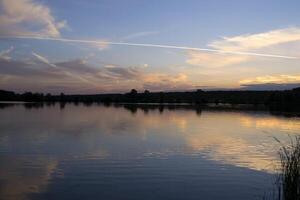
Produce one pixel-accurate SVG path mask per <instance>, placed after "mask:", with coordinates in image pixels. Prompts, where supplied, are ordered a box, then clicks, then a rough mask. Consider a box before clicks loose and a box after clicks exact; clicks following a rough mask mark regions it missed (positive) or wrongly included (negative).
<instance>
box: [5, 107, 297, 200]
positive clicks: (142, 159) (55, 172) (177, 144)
mask: <svg viewBox="0 0 300 200" xmlns="http://www.w3.org/2000/svg"><path fill="white" fill-rule="evenodd" d="M1 107H3V106H1ZM0 119H1V120H0V130H1V132H0V199H8V200H9V199H130V200H132V199H138V200H140V199H164V200H165V199H204V200H206V199H207V200H214V199H231V200H232V199H244V200H247V199H262V196H263V194H264V192H266V191H269V190H270V188H271V187H272V179H273V177H274V168H275V166H276V163H277V162H276V160H277V154H276V151H277V150H278V143H277V142H276V141H275V140H274V138H273V137H277V138H279V139H280V140H281V141H282V142H287V141H288V136H287V134H290V135H293V134H297V133H300V119H299V118H296V117H290V118H286V117H283V116H274V115H270V114H269V113H268V112H254V111H252V112H250V111H240V112H237V111H209V110H202V111H201V110H199V109H192V108H188V107H187V108H184V107H181V108H173V109H168V108H164V109H163V108H162V107H160V108H158V107H156V108H155V107H153V106H152V107H149V108H148V107H143V109H141V108H136V107H134V106H126V107H124V106H118V107H114V106H110V107H105V106H102V105H91V106H84V105H77V106H76V105H73V104H69V105H66V106H60V105H58V104H57V105H54V106H43V107H39V108H35V107H33V108H30V106H27V107H24V106H22V105H14V106H10V107H3V108H1V109H0Z"/></svg>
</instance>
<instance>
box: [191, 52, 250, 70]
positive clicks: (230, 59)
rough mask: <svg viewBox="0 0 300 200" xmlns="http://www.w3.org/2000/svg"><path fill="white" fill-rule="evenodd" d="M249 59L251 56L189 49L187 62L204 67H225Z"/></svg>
mask: <svg viewBox="0 0 300 200" xmlns="http://www.w3.org/2000/svg"><path fill="white" fill-rule="evenodd" d="M248 59H249V56H242V55H224V54H217V53H206V52H198V51H189V52H188V57H187V60H186V63H188V64H190V65H197V66H202V67H223V66H228V65H234V64H238V63H241V62H244V61H246V60H248Z"/></svg>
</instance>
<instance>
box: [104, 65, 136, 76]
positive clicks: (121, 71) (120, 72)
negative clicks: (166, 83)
mask: <svg viewBox="0 0 300 200" xmlns="http://www.w3.org/2000/svg"><path fill="white" fill-rule="evenodd" d="M103 73H107V75H110V76H113V77H116V78H120V79H133V78H138V77H139V76H140V74H141V71H140V70H138V69H135V68H124V67H117V66H112V67H105V68H104V70H103Z"/></svg>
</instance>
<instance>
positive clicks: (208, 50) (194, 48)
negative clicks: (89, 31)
mask: <svg viewBox="0 0 300 200" xmlns="http://www.w3.org/2000/svg"><path fill="white" fill-rule="evenodd" d="M0 38H12V39H34V40H50V41H60V42H72V43H85V44H99V45H103V44H109V45H124V46H138V47H154V48H166V49H181V50H192V51H206V52H213V53H223V54H235V55H247V56H260V57H271V58H284V59H300V58H299V57H294V56H286V55H277V54H264V53H254V52H244V51H224V50H218V49H209V48H196V47H187V46H174V45H162V44H145V43H129V42H109V41H107V42H106V41H99V40H80V39H68V38H49V37H38V36H1V37H0Z"/></svg>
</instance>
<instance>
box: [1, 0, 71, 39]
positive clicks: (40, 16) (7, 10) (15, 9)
mask: <svg viewBox="0 0 300 200" xmlns="http://www.w3.org/2000/svg"><path fill="white" fill-rule="evenodd" d="M0 7H1V14H0V35H10V36H16V35H27V36H47V37H58V36H60V29H62V28H64V27H66V21H56V20H55V17H54V16H53V15H52V13H51V10H50V8H49V7H47V6H46V5H44V4H41V3H38V2H36V1H33V0H0Z"/></svg>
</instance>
